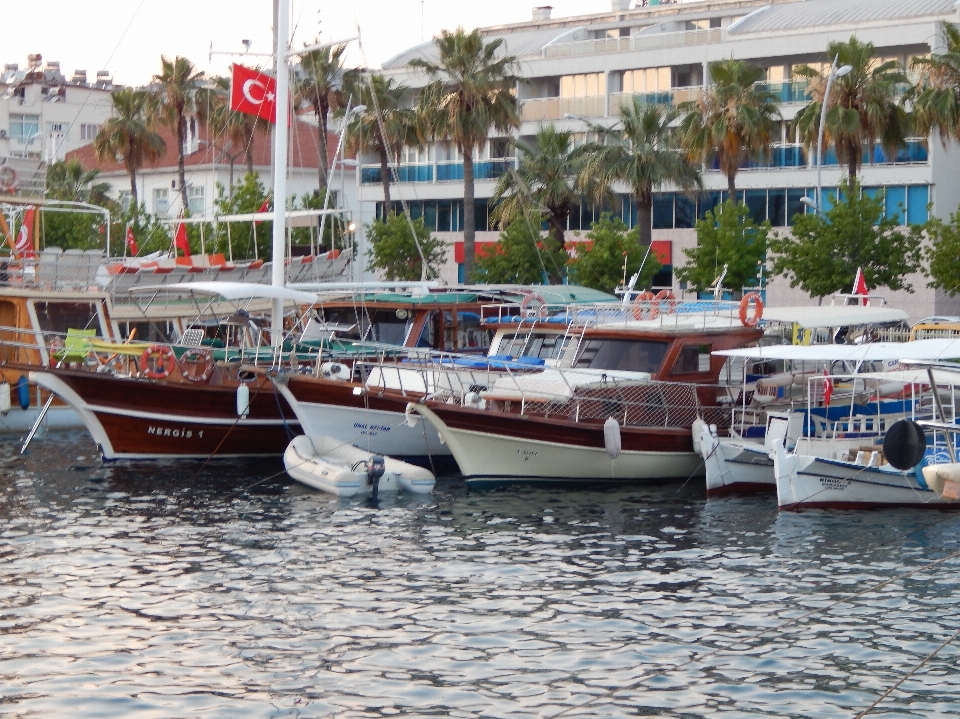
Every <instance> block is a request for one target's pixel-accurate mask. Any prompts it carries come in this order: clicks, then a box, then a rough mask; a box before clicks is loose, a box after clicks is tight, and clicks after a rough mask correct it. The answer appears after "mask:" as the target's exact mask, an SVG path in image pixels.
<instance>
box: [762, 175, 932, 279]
mask: <svg viewBox="0 0 960 719" xmlns="http://www.w3.org/2000/svg"><path fill="white" fill-rule="evenodd" d="M793 222H794V224H793V232H792V235H793V236H792V237H790V236H788V235H784V236H779V237H776V238H774V239H771V241H770V248H771V249H772V250H773V251H774V252H775V253H776V254H777V257H776V258H774V261H773V273H774V274H778V275H783V276H784V277H787V278H789V279H790V286H791V287H797V286H799V287H800V288H802V289H803V290H804V291H805V292H807V293H809V294H810V295H812V296H814V297H825V296H826V295H830V294H833V293H835V292H848V291H849V290H850V288H851V287H852V286H853V280H854V278H855V277H856V274H857V268H860V269H862V270H863V276H864V279H865V280H866V283H867V287H869V288H870V289H871V290H873V289H876V288H878V287H887V288H889V289H891V290H901V289H902V290H907V291H908V292H913V288H912V287H911V286H910V285H909V284H908V283H907V282H905V281H904V278H905V277H906V276H907V275H908V274H910V273H911V272H917V271H918V270H919V269H920V260H921V255H922V253H921V250H920V243H921V240H922V236H923V230H924V226H923V225H911V226H909V227H907V228H906V229H904V228H901V227H900V226H899V225H898V224H897V221H896V220H895V219H893V218H887V217H885V216H884V211H883V195H882V193H877V195H876V196H875V197H870V196H869V195H866V194H864V193H862V192H861V191H860V184H859V183H858V182H856V180H854V181H853V192H852V193H849V194H845V195H844V196H843V197H842V198H841V200H840V201H839V202H837V203H836V204H835V205H834V206H833V207H832V208H830V210H829V212H827V213H826V215H825V216H824V215H796V216H794V220H793Z"/></svg>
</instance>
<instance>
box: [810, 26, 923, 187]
mask: <svg viewBox="0 0 960 719" xmlns="http://www.w3.org/2000/svg"><path fill="white" fill-rule="evenodd" d="M827 58H829V60H830V61H831V62H832V61H833V60H834V59H836V62H837V65H838V66H840V67H842V66H844V65H849V66H850V68H851V70H850V71H849V72H848V73H847V74H846V75H842V76H840V77H836V76H835V77H834V80H833V83H832V85H831V88H830V97H829V100H828V102H829V104H828V106H827V115H826V122H825V126H824V142H826V143H831V144H833V147H834V150H835V151H836V153H837V159H838V160H839V161H840V163H841V164H842V165H844V166H846V168H847V180H848V182H849V183H850V187H851V188H853V186H854V182H855V180H856V179H857V172H858V171H859V169H860V165H861V164H863V149H864V145H867V146H868V147H870V148H871V149H872V148H873V146H874V145H875V144H876V143H877V142H878V141H879V142H880V145H881V146H882V147H883V149H884V152H885V153H887V156H892V155H893V154H894V153H896V151H897V149H898V148H901V147H903V146H904V145H905V144H906V137H907V134H908V133H909V127H910V118H909V116H908V115H907V113H906V111H905V110H904V109H903V108H902V107H901V106H900V105H899V104H898V103H897V101H896V96H897V90H898V85H901V84H902V83H906V82H908V79H907V76H906V75H905V74H904V73H903V71H902V70H901V69H900V65H899V63H898V62H897V61H896V60H888V61H887V62H882V63H879V64H878V63H877V62H876V58H875V56H874V48H873V43H870V42H867V43H862V42H860V41H859V40H857V38H855V37H851V38H850V40H848V41H847V42H832V43H830V44H829V45H828V46H827ZM793 72H794V74H795V75H798V76H800V77H806V78H808V79H809V82H808V85H807V93H808V94H809V95H810V96H811V98H812V101H811V102H810V104H808V105H807V106H806V107H805V108H803V110H801V111H800V114H799V115H797V118H796V119H795V120H794V126H795V127H797V128H799V130H800V134H801V135H802V136H803V142H804V145H805V146H806V147H807V148H808V149H809V148H810V147H815V146H816V143H817V136H818V133H819V130H820V112H821V108H822V107H823V95H824V91H825V89H826V84H827V78H828V76H829V74H830V68H829V67H828V68H826V69H825V70H823V71H822V72H820V71H818V70H816V69H815V68H812V67H810V66H808V65H800V66H799V67H795V68H794V69H793Z"/></svg>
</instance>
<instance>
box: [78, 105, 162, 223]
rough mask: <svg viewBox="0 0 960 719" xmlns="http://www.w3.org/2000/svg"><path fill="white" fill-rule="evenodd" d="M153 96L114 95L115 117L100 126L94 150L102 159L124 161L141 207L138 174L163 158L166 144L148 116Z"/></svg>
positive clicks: (134, 197)
mask: <svg viewBox="0 0 960 719" xmlns="http://www.w3.org/2000/svg"><path fill="white" fill-rule="evenodd" d="M149 97H150V96H149V94H148V93H147V92H145V91H143V90H134V89H133V88H130V87H125V88H124V89H122V90H115V91H114V92H113V93H111V95H110V100H111V102H112V103H113V116H112V117H111V118H110V119H109V120H107V121H106V122H105V123H103V125H102V126H101V127H100V131H99V132H98V133H97V136H96V138H94V141H93V149H94V151H95V152H96V153H97V157H99V158H100V159H101V160H104V159H110V160H122V162H123V165H124V167H125V168H126V169H127V174H128V175H129V176H130V198H131V201H132V204H133V207H137V172H139V171H140V170H141V169H142V168H143V166H144V165H145V164H146V163H148V162H152V161H154V160H157V159H159V158H160V157H161V156H162V155H163V153H164V151H165V150H166V144H165V143H164V141H163V138H162V137H160V135H158V134H157V133H156V132H154V130H153V129H152V127H151V124H150V121H149V115H148V111H147V108H148V103H149Z"/></svg>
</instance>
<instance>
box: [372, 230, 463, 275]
mask: <svg viewBox="0 0 960 719" xmlns="http://www.w3.org/2000/svg"><path fill="white" fill-rule="evenodd" d="M412 222H413V227H414V229H415V231H416V233H417V234H416V237H417V239H416V241H415V240H414V239H413V235H411V234H410V223H409V222H408V221H407V218H406V217H403V216H402V215H389V216H388V217H387V219H386V220H374V221H373V224H371V225H369V226H368V228H367V239H368V240H369V241H370V249H369V250H367V258H368V260H369V265H368V266H367V269H369V270H380V271H382V272H383V275H384V277H385V278H386V279H387V280H391V281H392V280H419V279H422V278H423V277H424V276H425V277H426V279H436V278H437V277H439V276H440V266H441V265H442V264H443V259H444V257H445V256H446V251H447V246H446V243H444V242H443V240H438V239H437V238H436V237H434V236H432V235H431V234H430V230H428V229H427V226H426V225H425V224H424V223H423V218H422V217H418V218H417V219H415V220H413V221H412ZM418 244H419V246H420V251H422V252H423V258H424V259H425V260H426V265H427V270H426V273H425V275H424V274H423V273H421V269H422V267H423V262H422V260H421V257H420V251H418V250H417V245H418Z"/></svg>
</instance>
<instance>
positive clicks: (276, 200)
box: [270, 0, 290, 347]
mask: <svg viewBox="0 0 960 719" xmlns="http://www.w3.org/2000/svg"><path fill="white" fill-rule="evenodd" d="M289 24H290V0H278V2H277V18H276V23H275V26H276V33H277V38H276V40H277V56H276V57H277V59H276V63H277V98H276V108H277V111H276V116H275V122H274V126H273V127H274V132H273V139H274V145H273V161H274V166H273V273H272V276H271V279H272V282H271V284H273V286H274V287H281V286H283V284H284V260H285V255H286V229H287V222H286V202H287V132H288V129H289V128H288V127H287V118H288V115H289V107H290V97H289V84H290V76H289V73H288V70H287V44H288V39H289V35H290V27H289ZM270 329H271V332H272V340H273V345H274V347H279V346H280V344H281V343H282V341H283V337H282V334H283V300H281V299H279V298H278V299H275V300H274V301H273V317H272V319H271V324H270Z"/></svg>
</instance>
